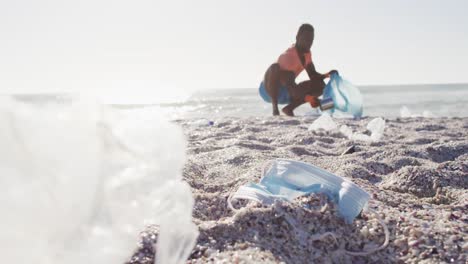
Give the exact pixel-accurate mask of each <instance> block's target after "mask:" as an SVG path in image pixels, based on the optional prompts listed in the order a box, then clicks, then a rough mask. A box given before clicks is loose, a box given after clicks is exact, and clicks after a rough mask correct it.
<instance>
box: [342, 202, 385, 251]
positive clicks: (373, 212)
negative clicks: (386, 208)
mask: <svg viewBox="0 0 468 264" xmlns="http://www.w3.org/2000/svg"><path fill="white" fill-rule="evenodd" d="M367 211H369V213H371V214H373V215H374V217H375V219H376V220H377V221H378V222H379V224H380V225H381V226H382V228H383V230H384V233H385V240H384V243H383V244H382V245H381V246H379V247H377V248H374V249H371V250H369V251H361V252H359V251H358V252H354V251H347V250H345V253H346V254H348V255H351V256H367V255H370V254H372V253H375V252H377V251H379V250H382V249H384V248H386V247H387V246H388V243H389V241H390V232H389V231H388V227H387V225H386V224H385V222H384V221H383V220H382V218H380V216H379V214H378V213H377V212H376V211H374V210H373V209H370V208H367Z"/></svg>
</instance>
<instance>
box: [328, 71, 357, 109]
mask: <svg viewBox="0 0 468 264" xmlns="http://www.w3.org/2000/svg"><path fill="white" fill-rule="evenodd" d="M325 98H332V100H333V103H334V107H333V108H332V109H330V110H328V111H330V112H331V113H334V112H335V111H336V110H338V111H341V112H343V113H345V114H350V115H352V116H353V117H354V118H360V117H361V116H362V101H363V100H362V95H361V92H360V91H359V89H358V88H356V87H355V86H354V85H352V84H351V83H350V82H348V81H346V80H344V79H343V78H341V76H340V75H339V74H338V73H332V75H331V76H330V81H329V82H328V83H327V85H326V86H325V89H324V91H323V99H325Z"/></svg>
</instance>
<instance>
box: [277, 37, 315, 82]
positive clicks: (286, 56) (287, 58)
mask: <svg viewBox="0 0 468 264" xmlns="http://www.w3.org/2000/svg"><path fill="white" fill-rule="evenodd" d="M304 57H305V63H304V65H306V66H307V65H309V64H310V63H312V54H311V52H310V51H309V52H307V53H306V54H304ZM278 64H279V66H280V68H281V69H282V70H285V71H291V72H294V74H295V76H296V77H297V76H298V75H299V74H300V73H301V72H302V71H303V70H304V65H303V64H302V62H301V59H300V58H299V54H298V53H297V49H296V47H295V46H294V45H293V46H292V47H290V48H289V49H287V50H286V51H285V52H283V54H281V55H280V56H279V58H278Z"/></svg>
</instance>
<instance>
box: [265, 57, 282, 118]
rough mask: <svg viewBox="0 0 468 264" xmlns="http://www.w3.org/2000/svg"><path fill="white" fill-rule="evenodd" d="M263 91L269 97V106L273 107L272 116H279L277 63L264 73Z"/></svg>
mask: <svg viewBox="0 0 468 264" xmlns="http://www.w3.org/2000/svg"><path fill="white" fill-rule="evenodd" d="M263 83H264V84H265V90H266V92H267V93H268V94H269V95H270V97H271V105H272V106H273V115H279V114H280V113H279V110H278V94H279V89H280V67H279V65H278V64H277V63H274V64H272V65H271V66H270V67H269V68H268V70H267V71H266V73H265V78H264V80H263Z"/></svg>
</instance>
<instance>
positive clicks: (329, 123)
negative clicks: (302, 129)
mask: <svg viewBox="0 0 468 264" xmlns="http://www.w3.org/2000/svg"><path fill="white" fill-rule="evenodd" d="M321 129H322V130H325V131H332V130H336V129H338V125H337V124H336V123H335V121H333V118H332V117H331V116H330V114H328V113H327V112H325V113H323V114H322V115H321V116H320V117H319V118H317V119H316V120H315V121H314V122H313V123H312V124H311V125H310V126H309V131H317V130H321Z"/></svg>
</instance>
